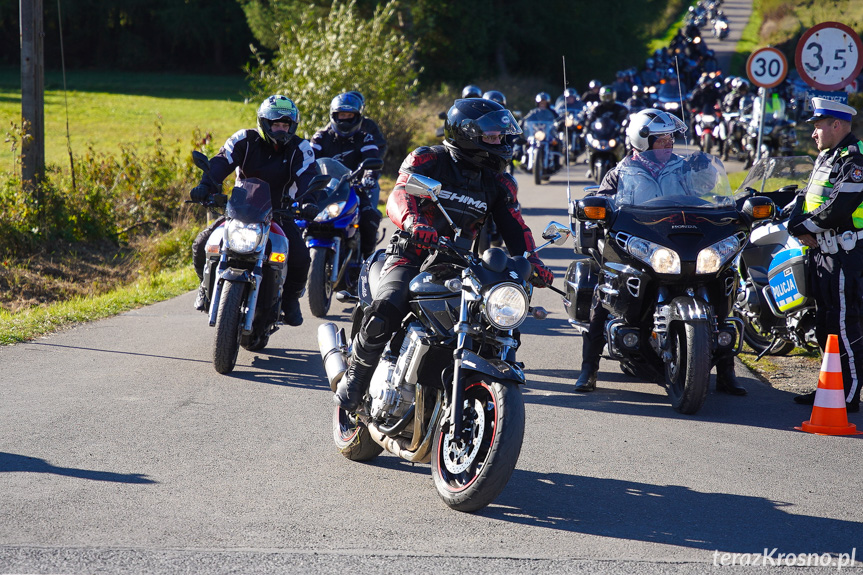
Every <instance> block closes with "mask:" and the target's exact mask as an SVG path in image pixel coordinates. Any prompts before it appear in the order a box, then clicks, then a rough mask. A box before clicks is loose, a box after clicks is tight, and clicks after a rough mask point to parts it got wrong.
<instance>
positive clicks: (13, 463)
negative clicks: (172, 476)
mask: <svg viewBox="0 0 863 575" xmlns="http://www.w3.org/2000/svg"><path fill="white" fill-rule="evenodd" d="M3 472H18V473H53V474H54V475H64V476H66V477H77V478H79V479H91V480H93V481H112V482H114V483H158V482H157V481H153V480H152V479H148V478H147V476H146V475H141V474H140V473H114V472H112V471H94V470H92V469H76V468H74V467H57V466H55V465H51V464H50V463H48V462H47V461H45V460H44V459H38V458H36V457H27V456H26V455H17V454H15V453H5V452H3V451H0V473H3Z"/></svg>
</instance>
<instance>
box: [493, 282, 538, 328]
mask: <svg viewBox="0 0 863 575" xmlns="http://www.w3.org/2000/svg"><path fill="white" fill-rule="evenodd" d="M527 308H528V302H527V294H526V293H525V291H524V290H523V289H522V288H521V287H519V286H517V285H516V284H511V283H503V284H499V285H496V286H494V287H493V288H491V290H490V291H489V292H488V294H487V295H486V296H485V308H484V310H483V312H484V313H485V317H486V319H487V320H488V322H489V323H490V324H491V325H493V326H494V327H496V328H498V329H515V328H517V327H518V326H520V325H521V323H522V322H523V321H524V320H525V318H526V317H527Z"/></svg>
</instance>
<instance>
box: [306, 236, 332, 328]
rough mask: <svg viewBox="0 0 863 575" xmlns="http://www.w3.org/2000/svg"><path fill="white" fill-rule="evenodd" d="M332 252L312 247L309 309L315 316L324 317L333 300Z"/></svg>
mask: <svg viewBox="0 0 863 575" xmlns="http://www.w3.org/2000/svg"><path fill="white" fill-rule="evenodd" d="M332 259H333V252H331V251H330V250H328V249H327V248H312V265H311V267H310V268H309V309H310V310H311V311H312V315H313V316H315V317H326V315H327V312H329V311H330V303H331V302H332V300H333V283H332V282H331V281H330V274H331V273H332V269H333V267H332V266H333V261H332Z"/></svg>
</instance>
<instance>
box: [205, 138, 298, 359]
mask: <svg viewBox="0 0 863 575" xmlns="http://www.w3.org/2000/svg"><path fill="white" fill-rule="evenodd" d="M192 158H193V160H194V162H195V165H196V166H198V167H199V168H200V169H201V170H202V171H203V172H204V173H207V174H209V171H210V162H209V160H208V159H207V156H205V155H204V154H202V153H201V152H199V151H197V150H196V151H194V152H192ZM204 205H205V206H206V207H208V208H219V207H224V208H225V214H224V215H225V221H224V222H223V223H222V225H220V226H219V227H218V228H216V230H214V231H213V233H212V235H210V237H209V239H208V240H207V245H206V248H205V249H206V254H207V261H206V265H205V266H204V282H203V285H204V288H205V290H206V293H207V301H208V302H209V308H208V310H207V312H208V317H209V323H210V327H215V328H216V334H215V340H214V341H213V367H215V368H216V371H217V372H219V373H222V374H226V373H230V372H231V371H233V369H234V367H235V366H236V364H237V354H238V352H239V348H240V347H243V348H245V349H247V350H249V351H258V350H260V349H263V348H265V347H266V346H267V343H269V340H270V335H272V334H273V333H275V332H276V331H277V330H278V329H279V314H280V312H281V309H282V287H283V285H284V283H285V278H286V277H287V273H288V264H287V254H288V238H287V237H285V233H284V232H283V231H282V228H281V227H280V226H279V224H278V223H276V222H274V221H273V216H274V215H280V216H283V217H293V216H296V215H297V209H296V208H292V209H289V210H278V211H276V210H273V204H272V200H271V199H270V186H269V184H267V182H264V181H263V180H259V179H257V178H245V179H244V180H242V181H238V182H237V185H236V186H235V187H234V189H233V191H232V192H231V196H230V199H228V198H227V197H226V196H225V195H224V194H216V195H215V196H213V197H212V199H211V200H208V201H207V202H206V203H205V204H204Z"/></svg>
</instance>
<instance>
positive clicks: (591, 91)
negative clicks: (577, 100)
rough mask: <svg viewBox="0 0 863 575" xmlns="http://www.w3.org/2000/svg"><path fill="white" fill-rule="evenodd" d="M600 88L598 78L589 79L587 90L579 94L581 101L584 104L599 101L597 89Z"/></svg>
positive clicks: (600, 83) (600, 84)
mask: <svg viewBox="0 0 863 575" xmlns="http://www.w3.org/2000/svg"><path fill="white" fill-rule="evenodd" d="M600 88H602V82H600V81H599V80H591V81H590V82H589V83H588V84H587V90H585V92H584V93H583V94H582V95H581V101H582V102H584V104H585V105H588V104H590V103H591V102H599V89H600Z"/></svg>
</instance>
